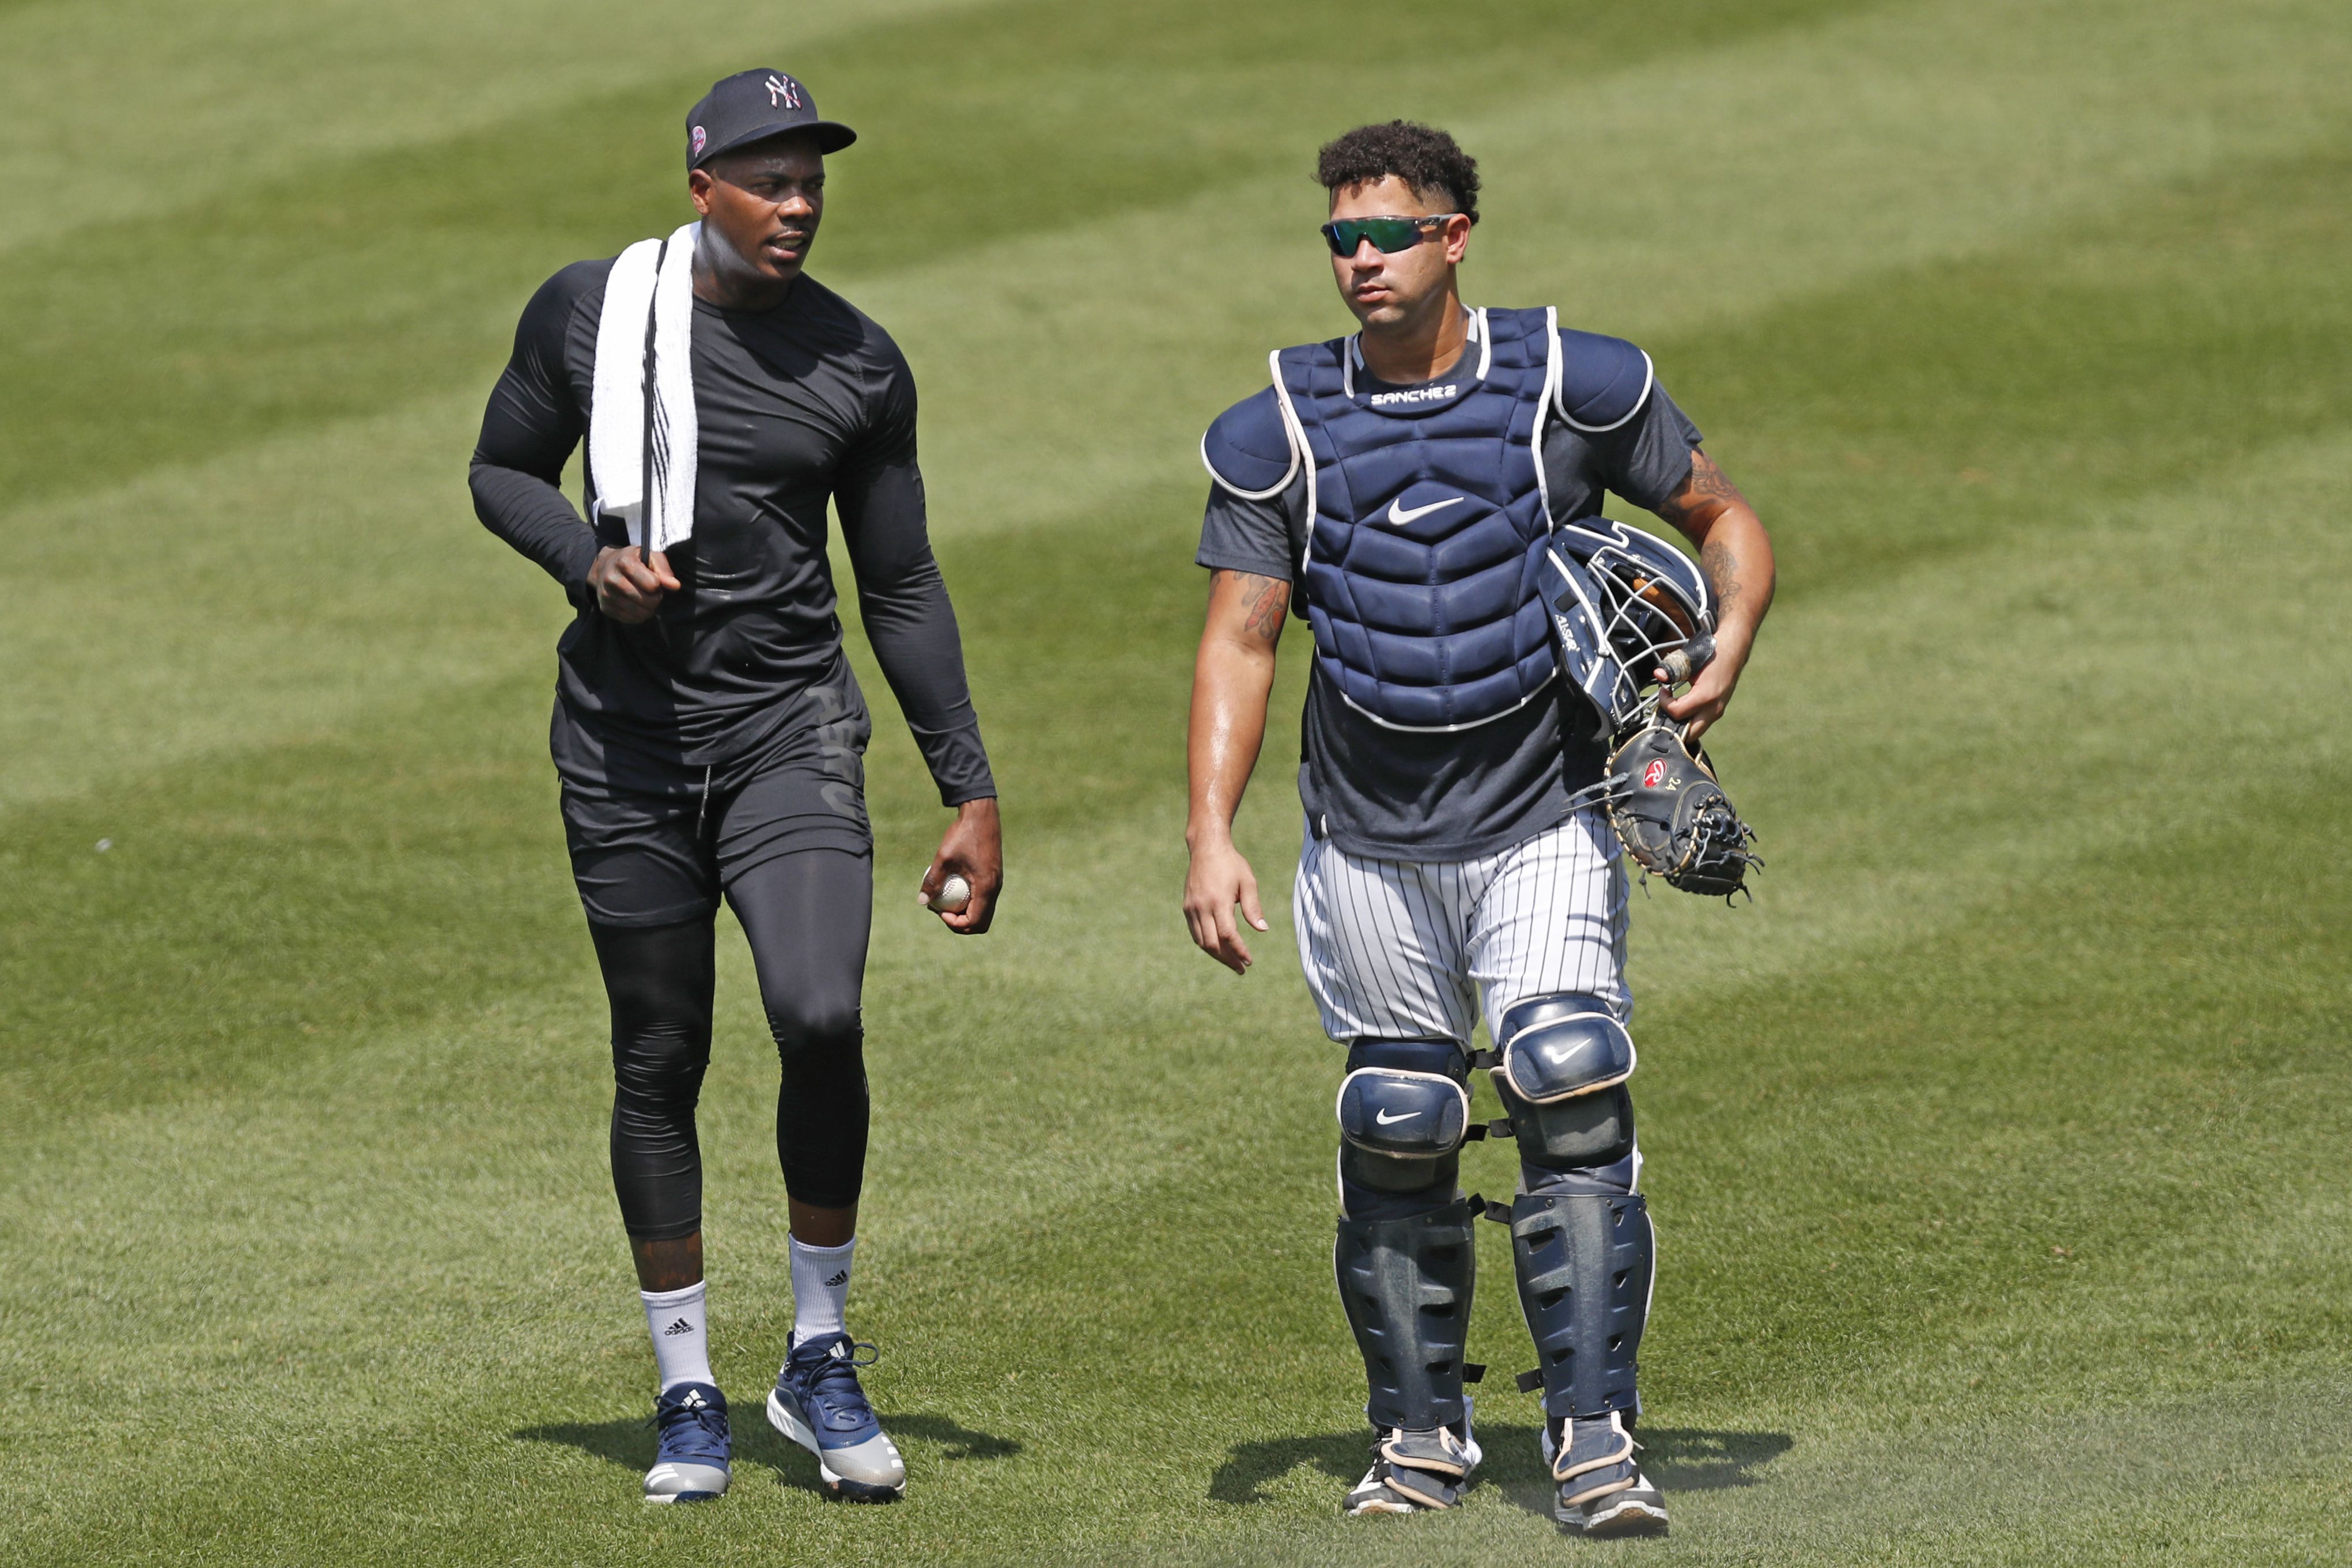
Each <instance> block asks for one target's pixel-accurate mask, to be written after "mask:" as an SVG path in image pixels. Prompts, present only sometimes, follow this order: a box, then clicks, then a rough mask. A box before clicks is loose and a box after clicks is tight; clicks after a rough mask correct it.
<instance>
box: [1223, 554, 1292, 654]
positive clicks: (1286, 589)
mask: <svg viewBox="0 0 2352 1568" xmlns="http://www.w3.org/2000/svg"><path fill="white" fill-rule="evenodd" d="M1215 575H1216V576H1217V577H1219V578H1227V577H1229V578H1232V579H1233V580H1234V581H1235V582H1236V583H1237V584H1239V586H1240V588H1241V591H1242V596H1243V599H1244V601H1245V602H1246V603H1247V604H1248V606H1249V611H1248V614H1247V616H1246V617H1245V618H1244V622H1243V624H1244V625H1245V626H1247V627H1248V628H1249V630H1250V631H1251V632H1254V633H1255V634H1256V635H1257V636H1258V637H1259V638H1260V639H1262V640H1263V641H1264V642H1265V643H1266V644H1267V646H1269V647H1271V646H1272V645H1273V644H1274V643H1276V642H1278V641H1280V640H1281V637H1282V622H1283V618H1284V617H1285V616H1286V615H1288V614H1289V613H1290V584H1288V583H1287V582H1285V581H1284V580H1282V579H1280V578H1278V577H1260V576H1258V575H1257V574H1256V573H1255V572H1248V571H1229V570H1224V569H1223V568H1220V569H1219V570H1217V572H1216V573H1215Z"/></svg>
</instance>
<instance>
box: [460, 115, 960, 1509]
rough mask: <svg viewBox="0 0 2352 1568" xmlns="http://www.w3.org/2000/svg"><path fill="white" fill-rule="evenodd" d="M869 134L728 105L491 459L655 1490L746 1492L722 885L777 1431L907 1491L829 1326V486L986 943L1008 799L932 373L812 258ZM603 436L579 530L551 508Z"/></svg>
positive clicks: (849, 725) (564, 314) (853, 773)
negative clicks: (720, 1345) (669, 205)
mask: <svg viewBox="0 0 2352 1568" xmlns="http://www.w3.org/2000/svg"><path fill="white" fill-rule="evenodd" d="M854 140H855V133H854V132H852V131H850V130H849V128H848V127H846V126H845V125H842V124H840V123H838V122H836V121H833V120H824V119H822V118H820V117H819V115H818V114H817V111H816V107H815V105H814V102H812V101H811V99H810V98H809V96H808V91H807V89H806V88H804V87H803V86H802V85H801V83H799V82H798V81H796V80H794V79H793V78H791V77H789V76H787V75H785V74H784V73H782V72H781V71H772V70H753V71H745V72H742V73H740V75H736V76H732V77H729V78H726V79H725V80H723V81H721V82H719V83H718V84H716V85H715V86H714V87H713V88H712V89H711V90H710V92H709V95H708V96H707V97H705V98H704V99H702V100H701V101H700V102H699V103H698V104H697V105H695V107H694V109H693V110H692V111H691V112H690V113H689V114H688V120H687V128H686V152H687V158H686V162H687V188H688V195H689V196H690V198H691V200H692V202H693V204H694V209H695V211H696V213H697V214H699V215H700V221H699V222H698V223H697V224H691V225H687V226H685V227H683V228H681V229H679V230H678V231H677V233H675V234H673V235H670V236H668V237H667V239H666V240H647V241H645V242H643V243H642V244H640V245H637V246H631V247H630V248H629V249H628V250H627V251H625V252H624V253H623V254H622V255H621V256H619V257H616V258H614V259H610V260H604V261H583V262H577V263H574V264H573V265H572V266H570V267H565V268H563V270H562V271H561V272H559V273H557V274H556V275H555V276H554V277H551V278H550V279H549V280H548V282H547V283H546V284H545V285H544V286H543V287H541V289H540V290H539V292H538V294H537V295H535V296H534V297H533V298H532V299H531V301H530V304H529V305H528V306H527V307H526V308H524V310H523V314H522V321H521V325H520V328H519V329H517V331H516V334H515V344H514V356H513V359H512V360H511V361H510V362H509V364H508V366H507V368H506V371H505V373H504V374H503V375H501V376H500V377H499V382H498V386H497V389H496V390H495V391H494V392H492V393H491V396H490V402H489V408H488V413H486V414H485V415H484V417H483V421H482V434H481V441H480V444H479V445H478V447H477V448H476V450H475V453H474V459H473V469H472V488H473V494H474V501H475V507H476V509H477V511H478V513H479V514H480V517H481V519H482V521H483V523H484V524H485V525H486V526H487V527H488V528H490V530H491V531H492V532H494V533H496V534H497V535H498V536H499V538H503V539H505V540H506V541H507V542H508V543H509V544H510V545H512V546H513V547H514V548H515V549H517V550H519V551H520V552H521V553H522V554H523V555H525V556H527V557H529V558H530V559H532V560H534V561H536V562H538V563H539V565H540V566H541V567H542V568H544V569H545V570H546V571H547V572H548V573H549V575H550V576H551V577H553V578H554V579H555V580H556V581H557V582H558V583H560V584H562V588H563V591H564V593H565V594H566V595H567V597H569V599H570V600H571V601H572V606H573V608H574V610H575V611H576V612H577V616H576V618H575V619H574V620H573V622H572V625H571V626H570V628H569V629H568V630H566V632H564V634H563V637H562V642H561V643H559V644H558V659H557V664H558V678H557V690H556V701H555V713H554V719H553V724H552V727H551V749H552V751H553V754H554V759H555V767H556V771H557V773H558V774H559V775H560V776H561V779H562V805H563V822H564V829H565V833H566V837H567V840H568V841H569V845H570V850H571V858H572V872H573V875H574V877H575V879H576V881H577V883H578V884H579V890H580V898H581V902H582V904H583V905H584V906H585V909H586V912H587V917H588V929H589V934H590V936H591V937H592V938H593V942H594V945H595V950H596V958H597V962H598V964H599V966H600V967H601V968H602V970H603V972H604V987H605V991H606V994H607V996H608V998H609V999H610V1001H611V1006H612V1045H613V1067H614V1082H615V1088H614V1099H613V1124H612V1164H613V1183H614V1189H615V1191H616V1192H617V1194H618V1196H619V1198H620V1205H621V1216H622V1219H623V1221H624V1223H625V1225H626V1227H627V1229H628V1233H629V1239H630V1243H631V1247H632V1249H633V1251H634V1253H635V1260H636V1270H637V1281H638V1285H639V1287H640V1290H641V1292H642V1295H643V1298H644V1302H645V1308H646V1324H647V1327H648V1328H649V1330H650V1331H651V1333H652V1336H653V1346H654V1353H655V1358H656V1364H657V1366H658V1370H659V1395H658V1398H657V1400H656V1406H655V1410H656V1427H657V1428H658V1430H659V1449H658V1455H657V1458H656V1463H655V1465H654V1467H653V1469H651V1470H650V1471H649V1472H648V1474H647V1475H646V1481H645V1495H646V1500H648V1501H656V1502H667V1501H683V1500H698V1499H702V1498H709V1497H715V1496H717V1495H719V1494H720V1493H722V1492H724V1491H725V1490H726V1488H727V1481H728V1468H729V1460H730V1433H729V1429H728V1423H727V1406H726V1401H725V1398H724V1397H723V1396H721V1395H720V1393H719V1388H718V1387H717V1385H716V1384H715V1382H714V1380H713V1378H712V1375H711V1372H710V1364H709V1354H708V1349H707V1346H708V1331H707V1324H706V1322H705V1315H704V1300H703V1272H702V1236H701V1222H702V1175H701V1159H700V1153H699V1150H698V1145H697V1143H696V1137H695V1104H696V1100H697V1097H698V1092H699V1090H700V1086H701V1082H702V1076H703V1071H704V1068H705V1066H706V1065H707V1064H708V1062H709V1051H710V1030H711V1000H712V974H713V956H712V948H713V917H714V916H715V915H716V913H717V910H718V906H719V900H720V899H721V898H722V897H724V898H725V899H726V901H727V902H728V904H730V907H732V908H733V909H734V911H735V913H736V915H737V917H738V919H739V920H740V922H741V924H742V927H743V931H744V935H745V936H747V937H748V938H749V940H750V943H751V956H752V961H753V964H754V967H755V968H756V970H757V972H758V976H759V984H760V993H761V1002H762V1004H763V1005H764V1007H765V1009H766V1012H767V1017H768V1022H769V1026H770V1028H771V1030H772V1032H773V1034H774V1037H775V1044H776V1050H777V1052H778V1055H779V1057H780V1058H781V1060H782V1088H781V1090H780V1092H779V1093H778V1096H777V1102H776V1149H777V1154H778V1156H779V1158H780V1159H781V1161H782V1166H783V1175H784V1186H785V1190H786V1192H787V1194H788V1200H789V1205H790V1212H791V1228H792V1239H791V1243H790V1245H791V1251H792V1275H793V1310H794V1326H793V1333H792V1336H791V1340H790V1342H789V1345H788V1354H787V1355H786V1357H785V1360H784V1364H783V1367H782V1371H781V1373H780V1374H779V1375H778V1377H777V1380H776V1385H775V1387H774V1389H773V1390H772V1392H771V1394H770V1395H769V1397H768V1402H767V1408H768V1415H769V1416H770V1418H771V1420H772V1421H773V1422H774V1423H775V1425H776V1426H777V1427H780V1428H782V1430H783V1431H784V1432H785V1433H786V1434H787V1435H788V1436H790V1437H793V1439H794V1440H795V1441H797V1442H799V1443H801V1444H802V1445H803V1447H805V1448H809V1449H810V1450H811V1451H812V1452H814V1454H815V1455H816V1457H817V1459H818V1462H819V1465H820V1469H821V1474H822V1475H823V1477H824V1482H825V1485H826V1487H827V1489H828V1490H830V1491H832V1492H833V1493H834V1494H835V1495H836V1496H842V1497H848V1498H854V1499H858V1500H889V1499H892V1498H895V1497H898V1495H900V1494H901V1492H902V1491H903V1490H904V1488H905V1484H906V1469H905V1467H904V1465H903V1464H902V1463H901V1461H900V1459H899V1457H898V1451H897V1449H896V1448H894V1447H893V1446H892V1444H891V1442H890V1440H889V1438H888V1437H887V1435H885V1434H884V1433H883V1431H882V1429H881V1427H880V1424H879V1423H878V1422H877V1420H876V1418H875V1416H874V1413H873V1410H872V1408H871V1406H869V1405H868V1404H867V1403H866V1397H865V1395H864V1393H863V1392H862V1390H861V1389H860V1388H859V1386H858V1380H857V1374H856V1366H858V1365H862V1364H866V1360H867V1359H870V1356H869V1357H863V1358H861V1357H860V1356H859V1355H858V1354H856V1352H857V1351H859V1350H870V1347H865V1346H857V1345H855V1344H854V1343H853V1342H852V1340H851V1339H850V1336H849V1334H848V1333H847V1331H846V1328H845V1323H844V1321H843V1312H844V1307H845V1301H846V1299H847V1294H848V1287H849V1278H850V1259H851V1253H852V1249H853V1248H854V1245H855V1232H856V1219H857V1201H858V1196H859V1190H860V1186H861V1183H862V1180H863V1175H864V1166H865V1158H866V1122H867V1097H866V1071H865V1066H864V1061H863V1057H862V1053H861V1052H862V1046H861V1039H862V1037H861V1032H860V1023H859V989H860V987H861V984H862V982H863V978H864V973H865V965H866V938H867V933H868V928H869V925H870V922H871V915H872V900H873V840H872V835H871V832H870V831H869V828H868V826H867V822H866V810H865V803H864V795H863V789H864V770H863V761H862V757H863V753H864V750H865V747H866V740H867V738H868V737H869V735H870V733H871V723H870V721H869V719H868V717H867V713H866V704H865V700H864V698H863V696H862V695H860V693H859V690H858V686H857V683H856V679H855V678H854V677H853V675H852V674H851V671H850V667H849V664H848V662H847V660H846V659H845V656H844V654H843V652H842V644H841V622H840V621H839V620H838V618H837V617H836V615H835V588H834V583H833V580H832V574H831V570H830V568H829V566H828V564H827V560H826V556H825V539H826V522H825V506H826V503H827V501H828V500H830V501H831V503H832V504H833V507H834V508H835V512H836V514H837V515H838V517H839V518H840V522H841V531H842V538H843V542H844V544H845V546H846V548H847V552H848V556H849V559H850V562H851V565H852V568H853V570H855V573H856V587H857V595H858V604H859V608H860V610H861V612H863V615H864V619H865V624H866V633H867V635H868V637H869V638H870V640H871V642H872V643H873V648H874V653H875V656H876V658H877V661H878V662H879V664H881V666H882V670H883V674H884V675H885V676H886V678H887V680H888V681H889V683H890V688H891V690H892V692H893V693H894V694H895V695H897V697H898V703H899V706H900V707H901V708H903V709H904V711H905V713H906V716H907V721H908V726H909V727H910V728H911V729H912V730H913V732H914V737H915V741H916V744H917V745H918V747H919V748H920V749H921V751H922V754H923V758H924V760H925V762H926V763H927V764H928V765H929V768H930V771H931V776H932V778H933V779H935V780H936V781H937V783H938V785H939V789H940V800H941V801H942V802H943V803H944V804H945V805H947V806H949V807H950V808H952V809H953V810H955V813H956V816H955V820H954V821H953V822H952V824H950V826H949V828H948V830H947V831H946V834H945V836H944V837H943V838H942V839H941V841H940V849H939V853H938V855H937V856H936V857H935V858H934V860H933V862H932V863H931V866H930V868H929V871H928V872H927V873H925V874H924V877H923V881H922V896H923V897H924V899H925V901H926V903H933V901H934V900H936V901H937V902H936V904H935V907H936V908H937V909H938V910H939V915H940V920H941V921H942V922H943V923H944V924H945V925H947V926H948V927H949V929H950V930H952V931H955V932H958V933H960V934H962V935H966V936H977V935H979V934H980V933H982V932H984V931H986V930H987V929H988V926H989V921H990V918H991V915H992V910H993V906H994V903H995V899H996V894H997V890H998V887H999V884H1000V883H1001V881H1002V875H1001V867H1002V852H1001V848H1000V839H999V832H998V823H997V812H996V800H995V795H996V789H995V784H994V782H993V780H992V778H991V776H990V772H989V766H988V758H987V755H986V753H985V752H984V751H983V750H982V746H981V738H980V728H979V725H978V722H977V720H976V719H975V718H974V716H973V713H972V707H971V698H970V696H969V695H968V692H967V689H966V685H965V680H964V671H963V654H962V648H961V643H960V641H959V638H958V634H957V630H956V622H955V616H954V612H953V611H952V610H951V609H950V606H949V603H948V596H947V590H946V588H945V586H944V584H943V583H942V582H941V580H940V570H939V567H938V565H937V563H936V562H935V561H934V560H933V559H932V555H931V549H930V543H929V536H928V533H927V529H926V523H925V517H924V507H923V484H922V476H921V475H920V473H919V471H918V469H917V467H916V461H915V386H914V381H913V379H912V377H911V376H910V374H909V373H908V368H907V362H906V361H905V360H904V359H903V358H902V357H901V356H900V354H899V352H898V347H897V346H896V345H895V344H894V343H892V342H891V340H890V339H889V337H888V335H887V333H885V332H884V331H883V330H882V329H881V328H879V327H877V326H876V325H875V324H874V323H873V322H872V321H870V320H868V319H866V317H865V316H864V315H863V314H861V313H860V312H859V311H858V310H857V309H856V308H855V307H853V306H852V305H850V304H849V303H848V302H847V301H846V300H845V299H843V298H841V297H840V296H839V295H837V294H835V293H834V292H833V291H832V290H830V289H828V288H826V287H824V285H823V284H821V283H819V282H817V281H816V279H814V277H808V276H806V275H805V274H804V272H803V267H804V266H805V265H806V262H807V259H808V254H809V248H810V246H811V245H812V244H813V243H814V239H815V237H816V231H817V226H818V223H819V220H820V218H821V217H822V216H823V214H824V155H825V154H826V153H829V152H836V151H838V150H839V149H841V148H844V147H846V146H848V145H849V144H850V142H851V141H854ZM583 437H585V438H586V440H587V442H588V445H589V454H588V456H589V461H588V463H587V464H586V465H585V466H586V468H587V484H586V491H587V494H586V507H585V510H586V513H587V516H586V517H583V516H582V513H581V511H579V510H575V509H574V508H573V507H572V504H571V502H570V501H569V500H568V499H567V498H566V497H565V496H564V494H563V492H562V489H561V488H559V482H560V479H561V476H562V470H563V467H564V465H565V463H566V461H567V459H569V457H570V456H571V455H572V451H573V450H574V448H575V447H577V446H578V445H579V444H580V443H581V442H582V440H583ZM954 878H961V880H962V882H963V883H965V884H966V886H967V887H968V889H969V895H968V898H961V899H960V898H958V897H957V896H956V894H958V893H959V892H961V890H958V889H955V888H953V887H951V886H950V881H951V879H954ZM943 890H944V891H945V893H946V896H944V897H942V896H940V894H942V891H943Z"/></svg>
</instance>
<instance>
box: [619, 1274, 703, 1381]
mask: <svg viewBox="0 0 2352 1568" xmlns="http://www.w3.org/2000/svg"><path fill="white" fill-rule="evenodd" d="M703 1283H704V1282H703V1281H700V1280H697V1281H695V1282H694V1283H693V1284H691V1285H688V1287H687V1288H686V1289H685V1290H683V1291H638V1292H637V1295H638V1296H639V1298H640V1299H642V1300H643V1301H645V1303H646V1328H647V1329H648V1330H650V1331H651V1332H652V1333H653V1336H654V1365H655V1367H656V1368H657V1369H658V1370H659V1372H660V1374H661V1385H662V1392H663V1393H665V1394H667V1393H668V1392H669V1391H670V1390H671V1389H672V1388H675V1387H677V1385H679V1384H681V1383H708V1384H710V1385H714V1386H715V1385H717V1384H718V1382H719V1379H717V1378H715V1377H713V1376H711V1375H710V1324H709V1321H708V1319H707V1318H706V1317H705V1316H704V1313H703V1306H702V1291H703Z"/></svg>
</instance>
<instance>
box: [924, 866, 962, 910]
mask: <svg viewBox="0 0 2352 1568" xmlns="http://www.w3.org/2000/svg"><path fill="white" fill-rule="evenodd" d="M925 902H926V903H927V904H929V906H930V908H931V910H932V911H933V913H935V914H939V915H961V913H963V906H964V905H965V904H970V903H971V883H968V882H966V881H964V879H963V878H961V877H960V876H958V875H956V874H955V873H953V872H950V873H948V875H947V879H946V880H945V881H944V882H942V883H940V890H939V892H937V893H935V894H931V896H930V897H929V899H927V900H925Z"/></svg>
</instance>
